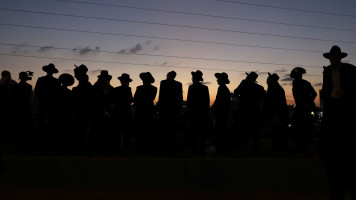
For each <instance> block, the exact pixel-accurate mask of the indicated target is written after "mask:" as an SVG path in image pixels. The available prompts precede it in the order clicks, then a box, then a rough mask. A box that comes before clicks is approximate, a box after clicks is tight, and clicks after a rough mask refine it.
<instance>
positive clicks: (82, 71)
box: [74, 64, 88, 74]
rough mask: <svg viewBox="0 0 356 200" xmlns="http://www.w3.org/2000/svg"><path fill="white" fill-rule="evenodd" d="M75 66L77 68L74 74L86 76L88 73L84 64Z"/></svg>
mask: <svg viewBox="0 0 356 200" xmlns="http://www.w3.org/2000/svg"><path fill="white" fill-rule="evenodd" d="M74 66H75V68H74V72H75V73H78V74H86V73H87V72H88V68H87V66H85V65H83V64H81V65H79V67H78V66H77V65H75V64H74Z"/></svg>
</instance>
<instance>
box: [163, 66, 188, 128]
mask: <svg viewBox="0 0 356 200" xmlns="http://www.w3.org/2000/svg"><path fill="white" fill-rule="evenodd" d="M176 75H177V74H176V72H175V71H170V72H168V73H167V79H166V80H162V81H161V84H160V88H159V99H158V103H159V113H160V115H161V118H162V120H163V121H164V122H167V121H169V120H171V119H173V120H177V119H178V118H179V114H180V111H181V108H182V101H183V90H182V83H181V82H178V81H176V80H174V79H175V77H176Z"/></svg>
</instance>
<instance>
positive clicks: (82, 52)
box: [73, 46, 100, 56]
mask: <svg viewBox="0 0 356 200" xmlns="http://www.w3.org/2000/svg"><path fill="white" fill-rule="evenodd" d="M99 51H100V47H98V46H96V47H95V48H91V47H90V46H87V47H83V48H81V47H76V48H74V49H73V52H74V53H77V54H78V55H80V56H87V55H89V54H93V55H96V54H98V52H99Z"/></svg>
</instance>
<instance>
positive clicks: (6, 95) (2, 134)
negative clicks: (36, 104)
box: [0, 70, 17, 146]
mask: <svg viewBox="0 0 356 200" xmlns="http://www.w3.org/2000/svg"><path fill="white" fill-rule="evenodd" d="M16 85H17V82H16V81H14V80H13V79H12V78H11V73H10V72H9V71H7V70H4V71H2V72H1V79H0V96H1V98H0V110H1V113H0V127H1V131H0V143H1V142H2V143H8V142H9V140H10V137H11V135H12V134H11V133H12V132H13V124H14V123H13V122H14V118H15V115H14V112H13V108H14V106H15V105H14V88H16ZM6 145H7V144H6ZM6 145H5V144H4V146H6Z"/></svg>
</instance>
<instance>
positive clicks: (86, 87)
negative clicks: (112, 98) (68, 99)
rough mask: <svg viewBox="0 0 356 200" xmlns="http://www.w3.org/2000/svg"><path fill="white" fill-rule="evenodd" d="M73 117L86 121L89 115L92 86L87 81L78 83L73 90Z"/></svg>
mask: <svg viewBox="0 0 356 200" xmlns="http://www.w3.org/2000/svg"><path fill="white" fill-rule="evenodd" d="M72 91H73V115H74V118H75V119H77V120H81V119H88V118H90V115H91V109H92V97H93V85H92V84H91V83H90V82H89V81H82V82H79V84H78V86H77V87H74V88H73V90H72Z"/></svg>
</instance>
